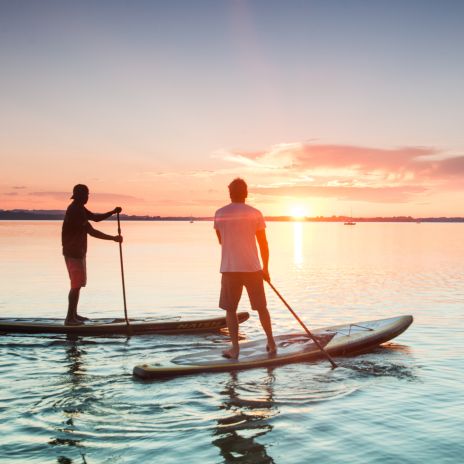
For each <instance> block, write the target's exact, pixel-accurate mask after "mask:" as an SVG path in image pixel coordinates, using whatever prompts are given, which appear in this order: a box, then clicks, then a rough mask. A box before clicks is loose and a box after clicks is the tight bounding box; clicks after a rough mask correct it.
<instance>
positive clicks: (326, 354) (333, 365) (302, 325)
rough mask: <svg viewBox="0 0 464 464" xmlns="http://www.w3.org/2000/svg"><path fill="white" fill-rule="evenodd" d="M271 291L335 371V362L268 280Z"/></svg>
mask: <svg viewBox="0 0 464 464" xmlns="http://www.w3.org/2000/svg"><path fill="white" fill-rule="evenodd" d="M266 282H267V283H268V284H269V285H270V287H271V288H272V290H274V292H275V293H276V295H277V296H278V297H279V298H280V299H281V300H282V303H283V304H284V305H285V306H286V307H287V309H288V310H289V311H290V312H291V313H292V314H293V316H294V317H295V319H296V320H297V321H298V322H299V323H300V324H301V327H303V329H304V330H305V332H306V333H307V334H308V335H309V336H310V337H311V338H312V340H313V342H314V343H315V344H316V345H317V347H318V348H319V349H320V350H321V352H322V353H324V355H325V356H326V358H327V359H328V360H329V361H330V364H332V367H333V368H334V369H335V368H336V367H337V365H336V364H335V361H334V360H333V359H332V357H331V356H330V354H329V353H327V351H325V350H324V348H323V347H322V345H321V344H320V343H319V340H318V339H317V338H316V337H314V335H313V334H312V333H311V332H310V331H309V329H308V328H307V327H306V325H305V324H304V323H303V321H302V320H301V319H300V318H299V317H298V315H297V314H296V313H295V311H293V309H292V308H291V307H290V305H289V304H288V303H287V302H286V301H285V300H284V297H283V296H282V295H281V294H280V293H279V292H278V291H277V289H276V288H275V287H274V285H272V284H271V282H269V281H268V280H267V281H266Z"/></svg>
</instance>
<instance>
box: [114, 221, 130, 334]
mask: <svg viewBox="0 0 464 464" xmlns="http://www.w3.org/2000/svg"><path fill="white" fill-rule="evenodd" d="M117 216H118V235H121V221H120V219H119V213H117ZM119 261H120V262H121V280H122V297H123V300H124V318H125V320H126V324H127V330H128V331H129V333H130V324H129V318H128V317H127V303H126V284H125V281H124V261H123V259H122V243H121V242H119Z"/></svg>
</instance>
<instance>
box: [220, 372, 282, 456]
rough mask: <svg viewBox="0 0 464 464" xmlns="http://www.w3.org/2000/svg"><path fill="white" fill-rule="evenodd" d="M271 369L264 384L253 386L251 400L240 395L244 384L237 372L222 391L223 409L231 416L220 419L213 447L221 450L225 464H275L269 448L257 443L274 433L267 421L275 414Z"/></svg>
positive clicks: (232, 374) (233, 373)
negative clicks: (264, 436)
mask: <svg viewBox="0 0 464 464" xmlns="http://www.w3.org/2000/svg"><path fill="white" fill-rule="evenodd" d="M273 382H274V377H273V375H272V370H269V371H268V376H267V378H266V379H265V380H264V382H263V383H262V384H257V383H254V384H253V387H254V388H255V389H258V391H253V393H254V395H256V396H257V397H254V398H252V399H244V398H242V396H241V394H240V390H241V389H243V385H242V384H241V383H240V381H239V378H238V374H237V372H232V373H231V374H230V380H229V381H228V382H227V384H226V386H225V389H224V390H223V391H222V392H221V394H222V395H223V396H224V400H223V402H222V404H221V406H220V407H221V409H223V410H224V411H227V412H228V413H229V414H228V415H227V416H226V417H223V418H221V419H218V421H217V427H216V430H215V432H214V435H215V436H218V438H216V439H215V440H213V442H212V443H213V445H215V446H217V447H218V448H219V449H220V451H221V456H222V457H223V458H224V462H225V463H241V464H257V463H263V464H264V463H274V460H273V459H272V457H270V456H269V455H268V454H267V451H266V447H265V446H264V445H262V444H260V443H259V442H258V441H256V439H257V438H259V437H262V436H263V435H265V434H267V433H268V432H271V431H272V425H270V424H269V423H268V419H269V418H270V417H272V416H273V415H274V414H276V411H275V407H274V402H273Z"/></svg>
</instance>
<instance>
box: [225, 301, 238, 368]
mask: <svg viewBox="0 0 464 464" xmlns="http://www.w3.org/2000/svg"><path fill="white" fill-rule="evenodd" d="M226 323H227V328H228V329H229V335H230V341H231V342H232V348H230V349H229V350H225V351H223V352H222V355H223V356H224V357H225V358H231V359H238V355H239V353H240V346H239V344H238V319H237V310H235V311H226Z"/></svg>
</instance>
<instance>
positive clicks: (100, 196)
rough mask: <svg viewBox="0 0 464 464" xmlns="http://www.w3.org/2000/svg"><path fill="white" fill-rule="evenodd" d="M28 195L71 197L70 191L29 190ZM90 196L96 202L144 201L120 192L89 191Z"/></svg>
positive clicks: (65, 198) (59, 198) (58, 197)
mask: <svg viewBox="0 0 464 464" xmlns="http://www.w3.org/2000/svg"><path fill="white" fill-rule="evenodd" d="M28 195H30V196H33V197H48V198H53V199H55V200H63V201H65V200H69V199H70V197H71V193H70V192H30V193H28ZM90 198H91V199H92V200H94V201H97V202H105V201H138V202H141V201H144V200H143V199H141V198H137V197H134V196H132V195H122V194H120V193H92V192H91V193H90Z"/></svg>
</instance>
